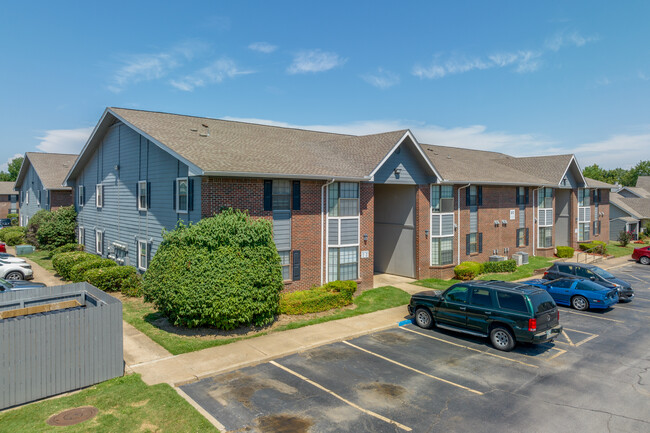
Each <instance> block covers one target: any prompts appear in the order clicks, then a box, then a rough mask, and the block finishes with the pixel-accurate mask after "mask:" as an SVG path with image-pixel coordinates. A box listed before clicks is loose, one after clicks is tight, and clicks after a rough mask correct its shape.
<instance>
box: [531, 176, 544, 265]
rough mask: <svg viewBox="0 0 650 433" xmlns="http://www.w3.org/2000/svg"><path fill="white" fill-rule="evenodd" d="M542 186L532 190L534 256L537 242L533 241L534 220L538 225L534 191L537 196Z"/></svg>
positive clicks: (535, 231)
mask: <svg viewBox="0 0 650 433" xmlns="http://www.w3.org/2000/svg"><path fill="white" fill-rule="evenodd" d="M542 188H544V187H543V186H540V187H538V188H536V189H534V190H533V257H535V248H536V246H537V243H536V242H535V233H537V230H536V229H535V222H537V224H538V225H539V221H537V214H536V213H535V203H537V201H536V200H535V193H537V196H538V198H539V190H540V189H542Z"/></svg>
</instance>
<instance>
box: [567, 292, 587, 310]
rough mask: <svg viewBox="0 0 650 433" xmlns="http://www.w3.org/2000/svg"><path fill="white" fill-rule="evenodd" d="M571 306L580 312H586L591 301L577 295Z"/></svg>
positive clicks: (572, 299)
mask: <svg viewBox="0 0 650 433" xmlns="http://www.w3.org/2000/svg"><path fill="white" fill-rule="evenodd" d="M571 306H572V307H573V308H575V309H576V310H578V311H585V310H586V309H588V308H589V301H587V298H585V297H584V296H580V295H576V296H574V297H573V298H571Z"/></svg>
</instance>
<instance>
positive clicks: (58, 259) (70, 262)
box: [52, 251, 98, 280]
mask: <svg viewBox="0 0 650 433" xmlns="http://www.w3.org/2000/svg"><path fill="white" fill-rule="evenodd" d="M97 258H98V257H97V256H96V255H94V254H90V253H86V252H83V251H72V252H69V253H61V254H56V255H55V256H53V257H52V267H53V268H54V270H55V271H56V273H57V274H59V276H60V277H61V278H63V279H64V280H70V270H71V269H72V267H73V266H74V265H76V264H77V263H81V262H83V261H85V260H94V259H97Z"/></svg>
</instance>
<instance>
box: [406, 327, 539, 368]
mask: <svg viewBox="0 0 650 433" xmlns="http://www.w3.org/2000/svg"><path fill="white" fill-rule="evenodd" d="M399 329H402V330H404V331H409V332H412V333H414V334H418V335H421V336H423V337H427V338H431V339H433V340H437V341H441V342H443V343H447V344H451V345H452V346H456V347H462V348H463V349H467V350H471V351H474V352H478V353H482V354H483V355H488V356H492V357H495V358H499V359H504V360H506V361H510V362H516V363H517V364H521V365H525V366H526V367H532V368H539V367H538V366H536V365H533V364H527V363H525V362H522V361H517V360H516V359H510V358H508V357H505V356H501V355H496V354H494V353H490V352H485V351H483V350H478V349H475V348H473V347H469V346H464V345H462V344H458V343H453V342H451V341H447V340H443V339H442V338H438V337H434V336H433V335H427V334H424V333H422V332H418V331H414V330H412V329H408V328H405V327H403V326H400V328H399Z"/></svg>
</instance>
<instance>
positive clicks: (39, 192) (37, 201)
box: [36, 189, 41, 206]
mask: <svg viewBox="0 0 650 433" xmlns="http://www.w3.org/2000/svg"><path fill="white" fill-rule="evenodd" d="M40 205H41V190H40V189H39V190H38V191H37V194H36V206H40Z"/></svg>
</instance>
